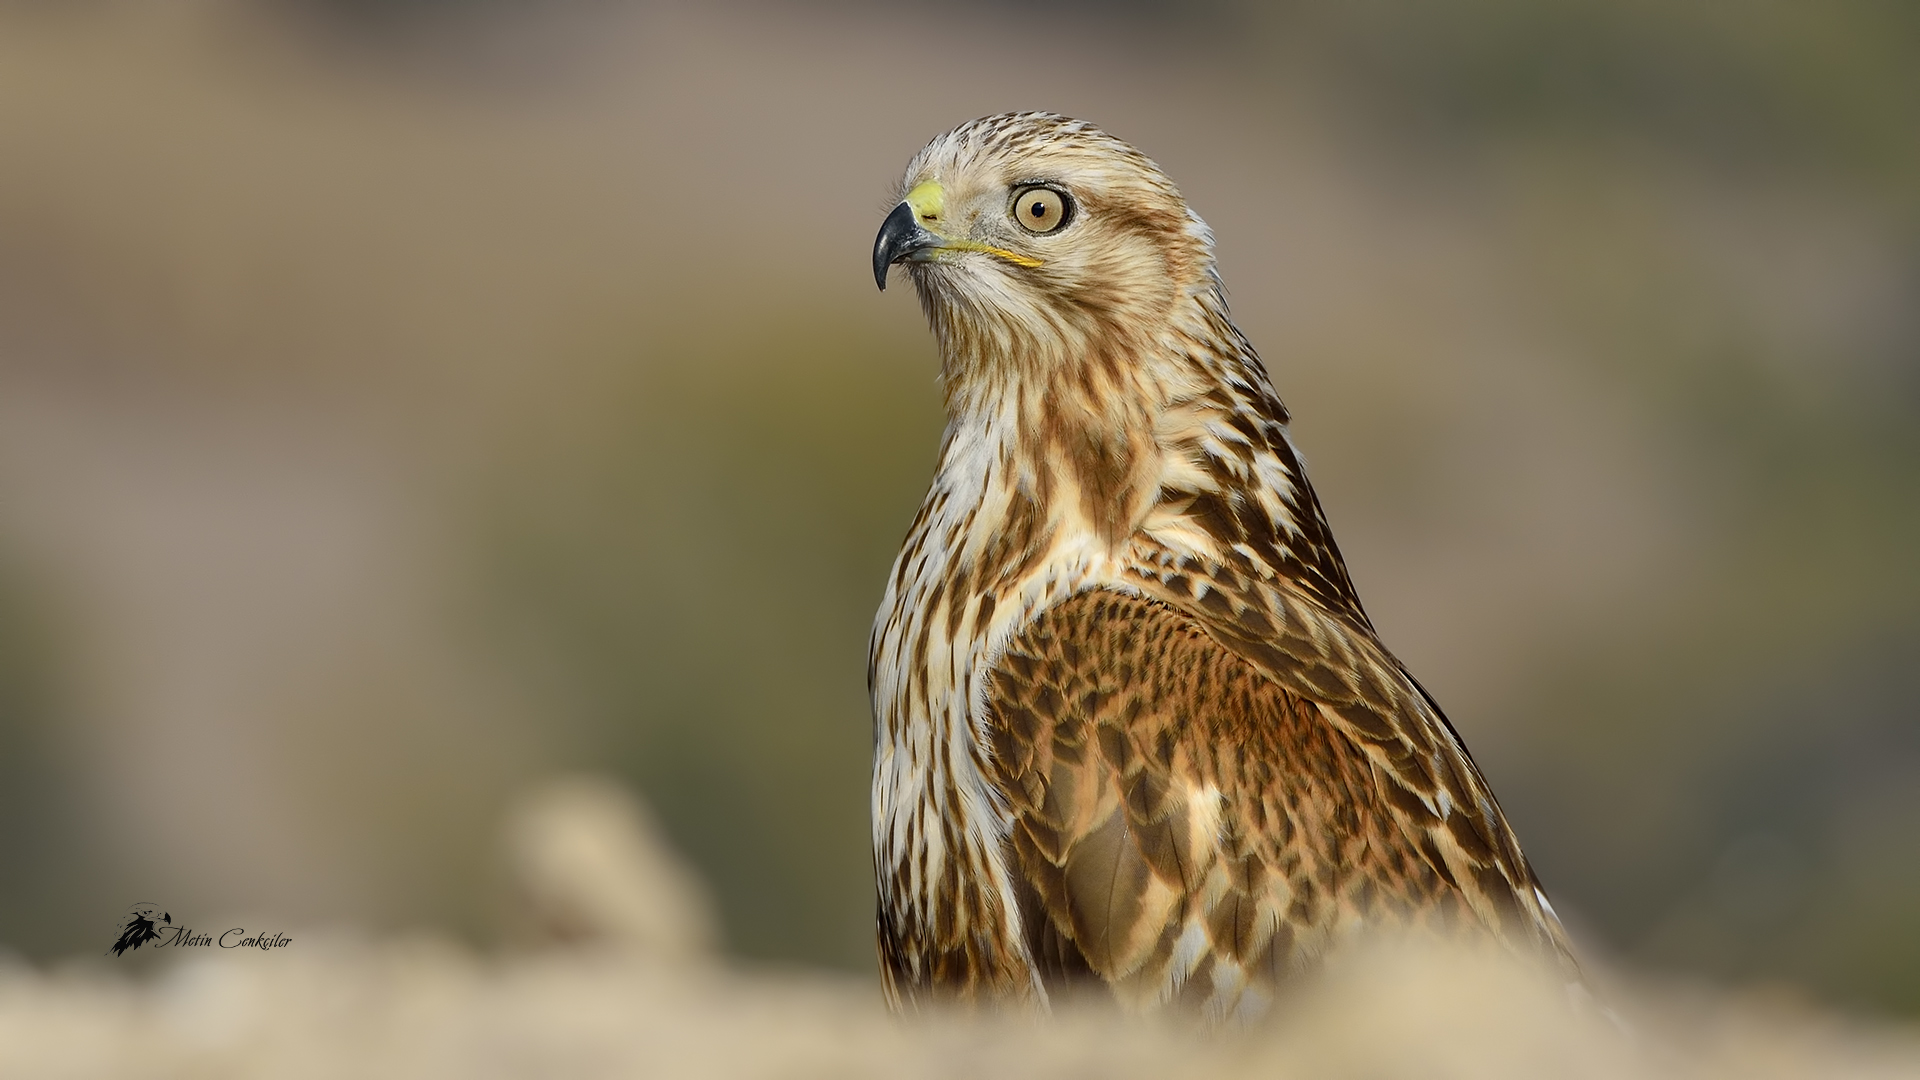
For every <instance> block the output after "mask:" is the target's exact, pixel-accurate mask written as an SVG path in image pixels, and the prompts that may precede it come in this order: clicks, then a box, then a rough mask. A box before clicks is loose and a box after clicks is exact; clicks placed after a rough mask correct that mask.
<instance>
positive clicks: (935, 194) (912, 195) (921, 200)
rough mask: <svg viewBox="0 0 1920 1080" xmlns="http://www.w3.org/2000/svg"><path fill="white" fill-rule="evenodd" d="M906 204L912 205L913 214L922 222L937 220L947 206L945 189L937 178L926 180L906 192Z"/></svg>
mask: <svg viewBox="0 0 1920 1080" xmlns="http://www.w3.org/2000/svg"><path fill="white" fill-rule="evenodd" d="M907 205H908V206H911V207H913V216H914V217H916V218H919V219H920V221H921V223H922V224H924V223H926V222H929V221H939V220H940V214H941V212H942V211H944V210H945V209H946V208H947V191H946V189H945V188H943V187H941V186H940V182H939V181H938V180H927V181H925V182H923V183H921V184H919V185H918V186H916V187H915V188H914V189H913V190H912V191H909V192H907Z"/></svg>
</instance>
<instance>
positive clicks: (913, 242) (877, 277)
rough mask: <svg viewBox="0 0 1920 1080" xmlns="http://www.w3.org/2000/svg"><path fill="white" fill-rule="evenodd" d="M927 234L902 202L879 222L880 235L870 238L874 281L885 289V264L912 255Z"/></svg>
mask: <svg viewBox="0 0 1920 1080" xmlns="http://www.w3.org/2000/svg"><path fill="white" fill-rule="evenodd" d="M926 241H927V236H926V232H925V230H923V229H921V228H920V223H919V222H918V221H916V220H914V216H913V207H911V206H908V205H907V204H906V203H904V202H903V203H901V204H900V205H899V206H896V207H894V208H893V212H892V213H890V214H888V215H887V220H885V221H883V222H881V223H880V235H878V236H876V237H874V238H873V283H874V284H875V285H878V286H880V291H881V292H886V291H887V267H889V266H892V265H893V264H894V263H897V262H899V261H900V260H901V259H904V258H906V257H907V256H908V255H911V254H913V253H914V252H915V251H917V250H919V249H920V248H921V247H922V246H924V245H925V243H926Z"/></svg>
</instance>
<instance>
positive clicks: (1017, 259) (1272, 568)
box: [869, 113, 1577, 1017]
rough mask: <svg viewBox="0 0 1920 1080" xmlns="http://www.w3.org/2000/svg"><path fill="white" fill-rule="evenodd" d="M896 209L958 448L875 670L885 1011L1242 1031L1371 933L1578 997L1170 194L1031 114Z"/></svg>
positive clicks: (940, 149) (927, 516)
mask: <svg viewBox="0 0 1920 1080" xmlns="http://www.w3.org/2000/svg"><path fill="white" fill-rule="evenodd" d="M1036 188H1040V189H1043V190H1045V191H1047V192H1051V193H1052V197H1054V198H1057V199H1058V200H1059V201H1060V203H1061V205H1062V206H1064V209H1062V210H1061V211H1060V212H1059V213H1058V214H1057V215H1055V216H1053V217H1050V218H1046V219H1045V220H1046V223H1047V224H1048V226H1049V227H1048V228H1047V229H1046V230H1045V231H1035V230H1034V229H1030V228H1028V227H1026V225H1024V224H1022V223H1021V222H1020V221H1017V220H1016V215H1018V214H1019V213H1023V212H1030V213H1032V214H1033V215H1034V216H1035V218H1036V219H1040V218H1041V217H1042V215H1044V214H1046V213H1049V211H1048V209H1047V207H1048V205H1049V204H1048V203H1047V201H1046V200H1047V199H1048V198H1049V196H1044V195H1042V196H1034V198H1035V199H1037V200H1039V201H1034V202H1030V201H1029V193H1031V192H1033V191H1034V189H1036ZM901 194H902V196H903V201H902V203H901V205H900V206H899V207H898V208H896V209H895V211H894V213H893V214H892V215H891V216H889V218H888V219H887V223H886V226H885V227H883V229H882V231H881V235H880V238H879V240H878V241H877V243H876V248H875V272H876V275H877V276H878V277H879V278H880V281H881V284H882V287H884V284H885V274H886V271H887V268H888V267H889V266H890V265H892V264H894V263H904V264H905V265H906V268H907V270H908V272H909V274H910V275H911V277H912V280H913V283H914V286H915V289H916V291H917V292H918V293H919V296H920V301H921V304H922V306H923V307H924V309H925V311H926V314H927V318H928V321H929V322H930V323H931V325H932V327H933V330H934V333H935V336H936V338H937V339H938V342H939V346H940V357H941V365H942V370H941V375H942V380H943V385H944V388H945V394H946V405H947V415H948V424H947V429H946V434H945V437H944V439H943V441H942V445H941V450H940V463H939V469H938V473H937V475H936V476H935V478H934V482H933V486H932V489H931V490H930V491H929V492H928V495H927V499H926V501H925V503H924V504H923V505H922V507H921V509H920V513H919V515H918V516H917V517H916V518H915V519H914V523H913V527H912V529H911V530H910V531H909V534H908V536H907V540H906V543H905V545H904V547H903V548H902V551H901V554H900V557H899V560H898V561H897V562H896V564H895V566H894V570H893V575H892V577H891V579H890V581H889V583H888V588H887V595H886V598H885V600H884V602H883V603H882V605H881V608H880V612H879V615H878V618H877V621H876V624H875V627H874V635H873V642H872V654H871V663H870V668H869V682H870V685H871V690H872V695H873V708H874V725H875V728H874V755H875V760H874V790H873V799H874V802H873V827H874V861H875V872H876V874H877V877H878V882H879V912H878V921H879V938H880V956H881V969H882V975H883V978H884V981H885V984H886V988H887V993H888V998H889V1000H890V1001H891V1002H892V1003H893V1004H894V1006H895V1007H896V1008H898V1007H902V1006H907V1005H911V1004H914V1003H918V1002H920V1001H923V1000H930V999H935V998H941V997H945V998H953V999H959V1000H963V1001H976V1002H980V1001H1000V1000H1014V1001H1028V1002H1034V1003H1045V1002H1047V1001H1048V1000H1049V999H1050V996H1051V995H1054V994H1057V993H1059V992H1060V991H1061V990H1062V989H1063V988H1067V987H1071V986H1074V985H1076V984H1084V985H1088V986H1102V985H1104V986H1105V987H1107V988H1109V989H1110V990H1111V992H1112V994H1113V996H1115V997H1116V998H1117V999H1118V1000H1119V1001H1121V1002H1122V1003H1123V1004H1125V1005H1127V1006H1128V1007H1131V1008H1136V1009H1143V1010H1144V1009H1151V1008H1155V1007H1158V1006H1161V1005H1165V1004H1169V1003H1190V1004H1191V1005H1192V1006H1194V1007H1195V1008H1197V1009H1198V1010H1199V1011H1201V1012H1203V1013H1205V1014H1207V1015H1211V1016H1214V1017H1229V1016H1242V1017H1243V1016H1248V1015H1253V1014H1256V1013H1258V1012H1259V1011H1260V1010H1261V1009H1262V1008H1263V1007H1264V1004H1265V1003H1266V1002H1268V1001H1270V1000H1271V999H1272V997H1273V994H1274V993H1275V991H1276V990H1277V988H1278V987H1279V986H1280V985H1281V984H1282V983H1283V982H1284V981H1285V980H1286V979H1287V978H1288V977H1289V976H1290V975H1291V974H1293V973H1295V972H1298V971H1301V970H1304V969H1306V968H1309V967H1310V966H1312V964H1313V963H1314V962H1315V960H1316V959H1317V958H1318V957H1320V956H1321V955H1323V954H1324V953H1325V952H1326V950H1327V949H1329V948H1330V947H1331V946H1333V945H1334V944H1336V943H1337V942H1338V941H1340V940H1342V939H1343V938H1346V937H1348V936H1351V935H1353V934H1354V933H1356V932H1358V931H1362V930H1365V929H1366V928H1368V927H1399V928H1411V929H1431V930H1434V931H1438V932H1443V933H1450V934H1452V933H1462V932H1468V933H1479V934H1490V935H1491V936H1493V937H1495V938H1497V939H1498V940H1501V941H1503V942H1505V943H1507V944H1509V945H1511V946H1513V947H1514V948H1516V949H1519V950H1522V951H1527V952H1532V953H1543V954H1545V955H1548V956H1552V957H1554V958H1556V959H1557V960H1559V961H1560V962H1562V963H1564V964H1566V965H1567V968H1568V971H1569V973H1570V974H1572V973H1573V971H1574V969H1573V963H1572V960H1571V954H1570V952H1569V950H1568V947H1567V944H1566V940H1565V935H1564V933H1563V932H1562V930H1561V928H1560V924H1559V922H1558V920H1557V918H1556V917H1555V916H1554V914H1553V911H1552V909H1551V907H1549V906H1548V904H1547V902H1546V897H1545V895H1544V893H1542V892H1541V890H1540V887H1539V885H1538V883H1537V882H1536V881H1535V879H1534V876H1533V873H1532V871H1531V870H1530V869H1529V868H1528V866H1527V862H1526V858H1525V856H1523V855H1522V854H1521V852H1520V848H1519V845H1518V843H1517V842H1516V841H1515V839H1514V836H1513V832H1512V830H1511V829H1510V828H1509V827H1508V825H1507V822H1506V819H1505V818H1504V817H1503V816H1502V815H1501V813H1500V809H1499V806H1498V805H1497V804H1496V803H1495V802H1494V799H1493V795H1492V793H1491V792H1490V791H1489V790H1488V789H1487V786H1486V783H1485V781H1484V780H1483V779H1482V778H1481V776H1480V773H1479V771H1478V770H1477V769H1476V768H1475V767H1474V765H1473V762H1472V760H1471V759H1470V758H1468V756H1467V753H1466V750H1465V748H1464V747H1463V746H1462V745H1461V743H1460V740H1459V737H1458V736H1457V735H1456V734H1455V733H1454V732H1453V730H1452V728H1451V727H1450V726H1449V725H1448V723H1447V721H1446V719H1445V717H1443V716H1442V715H1441V713H1440V710H1439V708H1438V707H1437V706H1436V705H1435V704H1434V703H1433V701H1432V699H1431V698H1429V697H1428V696H1427V695H1426V693H1425V691H1423V690H1422V689H1421V688H1420V686H1419V684H1417V683H1416V682H1414V680H1413V678H1412V677H1411V676H1410V675H1408V674H1407V672H1406V671H1405V669H1404V668H1402V667H1401V665H1400V663H1399V661H1397V660H1396V659H1394V657H1393V655H1392V654H1391V653H1389V652H1387V650H1386V648H1385V647H1384V646H1382V645H1381V644H1380V642H1379V640H1378V638H1377V637H1376V636H1375V634H1374V631H1373V627H1372V625H1371V624H1370V623H1369V622H1368V621H1367V617H1366V614H1365V613H1364V612H1363V611H1362V610H1361V607H1360V602H1359V600H1358V598H1357V597H1356V596H1355V594H1354V590H1353V585H1352V583H1351V582H1350V581H1349V580H1348V577H1347V572H1346V567H1345V565H1344V564H1343V563H1342V561H1341V558H1340V553H1339V550H1338V548H1337V547H1335V545H1334V542H1333V537H1332V533H1331V531H1330V530H1329V528H1328V526H1327V522H1326V518H1325V516H1324V515H1323V514H1322V513H1321V510H1320V506H1319V502H1318V500H1317V499H1316V498H1315V497H1314V494H1313V489H1312V487H1311V485H1309V484H1308V482H1307V478H1306V474H1305V472H1304V470H1303V469H1302V467H1301V464H1300V459H1299V456H1298V455H1297V454H1296V453H1295V451H1294V449H1293V445H1292V443H1291V441H1290V439H1289V436H1288V433H1287V420H1288V415H1287V411H1286V408H1285V406H1283V405H1282V404H1281V403H1280V399H1279V398H1278V397H1277V396H1276V395H1275V394H1274V392H1273V389H1272V387H1271V385H1269V383H1268V380H1267V375H1266V371H1265V369H1264V368H1263V367H1262V366H1261V363H1260V361H1259V358H1258V357H1257V356H1256V355H1255V354H1254V351H1253V348H1252V346H1251V345H1249V344H1248V343H1247V341H1246V339H1245V338H1244V337H1243V336H1242V335H1241V334H1240V332H1239V330H1238V329H1237V328H1235V327H1234V325H1233V323H1232V322H1231V321H1230V320H1229V319H1228V317H1227V308H1226V301H1225V298H1224V296H1223V293H1222V288H1221V284H1220V280H1219V278H1218V276H1217V275H1216V273H1215V270H1214V263H1213V238H1212V235H1211V233H1209V232H1208V230H1207V227H1206V225H1205V224H1204V223H1202V222H1201V221H1200V219H1199V218H1198V217H1197V216H1196V215H1194V214H1193V213H1192V212H1191V211H1190V210H1189V209H1188V208H1187V206H1186V203H1185V202H1184V201H1183V200H1182V199H1181V197H1180V194H1179V192H1178V191H1177V190H1176V189H1175V188H1174V186H1173V184H1172V182H1171V181H1169V180H1168V179H1167V178H1166V176H1165V175H1164V174H1163V173H1162V172H1161V171H1160V169H1159V168H1158V167H1157V166H1156V165H1154V164H1153V162H1151V161H1149V160H1148V159H1147V158H1145V157H1144V156H1142V155H1141V154H1140V153H1139V152H1138V151H1137V150H1134V149H1133V148H1132V147H1130V146H1128V145H1126V144H1125V143H1122V142H1120V141H1119V140H1117V139H1114V138H1113V137H1111V136H1109V135H1107V134H1105V133H1104V132H1101V131H1100V130H1098V129H1097V128H1094V127H1092V126H1090V125H1087V124H1084V123H1080V122H1077V121H1073V120H1069V119H1066V118H1064V117H1060V116H1054V115H1051V114H1046V113H1018V114H1006V115H1001V116H992V117H987V118H986V119H983V120H977V121H974V122H973V123H970V124H966V125H964V126H962V127H960V128H958V129H956V130H955V131H952V132H950V133H948V134H946V135H943V136H941V137H939V138H937V139H935V140H934V141H933V142H932V143H930V144H929V145H928V146H927V148H926V149H925V150H923V151H921V152H920V154H919V155H918V156H917V157H915V158H914V160H913V162H912V163H911V164H910V165H909V166H908V169H907V174H906V178H905V182H904V184H903V186H902V188H901ZM1056 222H1059V224H1057V225H1056V224H1054V223H1056ZM1575 977H1577V976H1575Z"/></svg>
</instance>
